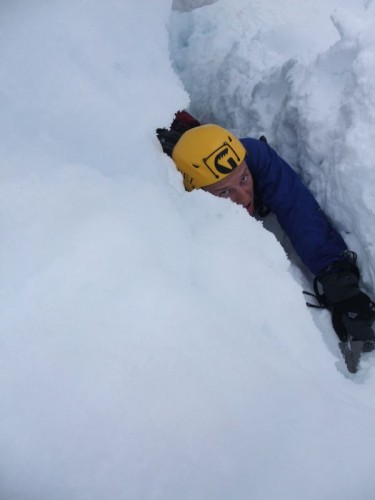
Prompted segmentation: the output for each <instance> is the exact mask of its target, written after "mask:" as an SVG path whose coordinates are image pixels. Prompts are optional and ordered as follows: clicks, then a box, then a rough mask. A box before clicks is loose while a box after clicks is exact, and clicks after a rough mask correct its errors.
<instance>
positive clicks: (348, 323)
mask: <svg viewBox="0 0 375 500" xmlns="http://www.w3.org/2000/svg"><path fill="white" fill-rule="evenodd" d="M353 260H354V257H352V260H342V261H339V262H335V263H334V264H333V265H332V266H329V267H328V268H327V269H325V270H324V271H323V272H322V273H320V274H319V276H318V277H317V280H318V281H319V282H320V283H321V285H322V288H323V294H318V296H319V300H320V302H321V304H322V305H324V306H326V307H327V308H328V309H330V311H331V314H332V324H333V328H334V329H335V331H336V333H337V335H338V337H339V338H340V340H341V341H343V342H347V341H348V340H361V341H363V342H375V334H374V331H373V330H372V328H371V326H372V324H373V322H374V320H375V304H374V302H373V301H372V300H371V299H370V297H369V296H368V295H366V294H365V293H364V292H362V291H361V289H360V288H359V270H358V268H357V266H356V265H355V260H354V262H353Z"/></svg>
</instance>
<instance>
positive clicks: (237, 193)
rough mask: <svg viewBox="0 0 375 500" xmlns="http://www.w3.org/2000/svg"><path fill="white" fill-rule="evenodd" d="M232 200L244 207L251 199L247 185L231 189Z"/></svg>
mask: <svg viewBox="0 0 375 500" xmlns="http://www.w3.org/2000/svg"><path fill="white" fill-rule="evenodd" d="M232 201H234V203H237V205H242V206H243V207H245V206H246V205H247V204H248V203H249V201H251V200H250V192H249V188H248V187H247V186H239V187H237V188H236V189H235V190H233V197H232Z"/></svg>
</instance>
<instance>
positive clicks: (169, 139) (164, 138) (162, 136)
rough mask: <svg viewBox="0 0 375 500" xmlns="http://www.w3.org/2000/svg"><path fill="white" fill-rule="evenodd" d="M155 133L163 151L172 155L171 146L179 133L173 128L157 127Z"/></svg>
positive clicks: (179, 135) (178, 136) (174, 143)
mask: <svg viewBox="0 0 375 500" xmlns="http://www.w3.org/2000/svg"><path fill="white" fill-rule="evenodd" d="M156 135H157V137H158V139H159V141H160V144H161V146H162V148H163V151H164V153H166V154H167V155H168V156H172V151H173V148H174V147H175V145H176V144H177V141H178V140H179V139H180V137H181V134H180V133H178V132H176V131H174V130H168V129H166V128H158V129H156Z"/></svg>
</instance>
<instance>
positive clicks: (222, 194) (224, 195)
mask: <svg viewBox="0 0 375 500" xmlns="http://www.w3.org/2000/svg"><path fill="white" fill-rule="evenodd" d="M218 196H220V198H229V189H223V190H222V191H219V193H218Z"/></svg>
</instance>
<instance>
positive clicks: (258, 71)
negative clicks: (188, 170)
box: [0, 0, 375, 500]
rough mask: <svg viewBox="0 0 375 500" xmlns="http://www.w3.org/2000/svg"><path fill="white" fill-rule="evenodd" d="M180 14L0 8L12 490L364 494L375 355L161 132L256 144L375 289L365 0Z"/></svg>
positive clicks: (4, 353)
mask: <svg viewBox="0 0 375 500" xmlns="http://www.w3.org/2000/svg"><path fill="white" fill-rule="evenodd" d="M171 4H172V2H171V1H167V0H159V1H158V2H157V5H156V2H151V1H150V0H138V2H130V1H125V0H109V1H108V2H105V4H104V3H103V2H100V1H99V0H91V1H90V2H89V1H87V0H82V1H79V2H77V1H73V0H66V1H65V2H64V3H61V2H57V1H56V0H51V1H49V2H46V1H42V0H36V1H35V2H32V3H30V2H26V1H19V2H17V4H15V3H13V2H10V1H7V2H3V4H2V7H1V11H2V16H1V19H0V39H1V43H0V53H1V60H2V65H1V68H0V101H1V110H2V113H1V115H0V152H1V164H0V165H1V167H0V168H1V171H0V220H1V234H2V245H1V250H0V282H1V288H0V294H1V302H0V304H1V306H0V307H1V315H0V318H1V319H0V332H1V335H0V365H1V371H0V399H1V412H0V442H1V447H0V449H1V451H0V470H1V474H0V477H1V479H0V498H1V500H26V499H27V500H34V499H37V500H44V499H46V500H47V499H48V500H49V499H51V498H53V499H54V500H59V499H64V500H65V499H67V498H69V499H70V500H82V499H90V500H102V499H107V498H111V499H114V500H117V499H118V500H120V499H121V500H133V499H134V500H142V499H147V500H149V499H163V500H169V499H170V500H172V499H173V500H175V499H176V498H178V499H181V500H184V499H186V500H187V499H189V500H190V499H191V500H199V499H205V500H207V499H209V500H220V499H223V500H224V499H225V500H226V499H228V498H234V499H236V500H242V499H243V500H245V499H249V498H251V499H253V500H270V499H277V500H284V499H288V500H294V499H295V500H297V499H300V498H303V499H304V500H321V499H325V498H340V499H341V500H354V499H357V498H361V500H372V499H373V497H374V490H375V479H374V473H373V463H374V459H375V438H374V436H375V423H374V422H375V419H374V416H375V401H374V398H373V393H374V389H375V369H374V366H373V365H374V355H373V354H366V355H364V356H363V361H362V364H361V370H360V372H359V373H358V374H357V375H355V376H351V375H349V374H348V373H347V372H346V370H345V367H344V364H343V361H342V359H341V356H340V353H339V350H338V347H337V339H336V337H335V334H334V332H333V330H332V328H331V326H330V319H329V314H328V313H327V312H326V311H319V312H311V311H310V310H309V309H307V308H306V307H305V303H304V298H303V295H302V293H301V290H302V288H301V287H302V286H305V287H306V286H309V281H310V280H311V277H310V276H309V275H308V274H307V273H306V272H305V270H304V269H303V268H299V267H298V265H297V264H296V260H295V259H294V256H293V255H291V256H290V257H291V259H292V261H290V260H288V258H287V257H286V255H285V252H284V250H283V248H282V247H281V245H280V243H279V242H278V240H277V239H276V237H275V236H274V234H272V232H269V231H267V230H266V229H265V228H264V227H263V224H262V222H260V221H258V220H256V219H254V218H250V217H249V216H248V214H247V213H246V212H245V210H244V209H242V208H241V207H239V206H236V205H234V204H232V203H231V202H230V201H228V200H223V199H218V198H214V197H212V196H211V195H209V194H208V193H205V192H203V191H196V192H192V193H186V192H185V191H184V189H183V187H182V181H181V178H180V175H179V174H178V173H177V171H176V169H175V168H174V166H173V164H172V162H171V160H170V159H169V158H168V157H166V156H165V155H163V154H162V152H161V148H160V145H159V144H158V142H157V139H156V138H155V133H154V131H155V128H156V127H158V126H167V125H169V123H170V122H171V120H172V117H173V114H174V112H175V111H176V110H177V109H182V108H184V107H187V106H190V109H191V111H192V112H193V113H194V114H195V115H196V116H197V117H198V118H200V119H201V120H204V121H206V122H207V121H210V120H212V121H214V122H216V123H219V124H222V125H224V126H226V127H228V128H231V129H232V130H233V131H234V132H235V133H237V134H239V135H240V136H246V135H250V136H255V137H257V136H258V135H260V134H261V133H265V134H266V136H267V138H268V140H269V142H270V143H271V144H272V145H273V146H274V147H275V148H276V149H277V150H278V152H279V153H280V154H281V155H282V156H284V157H285V158H286V159H287V160H288V161H289V162H290V163H291V164H292V165H293V167H294V168H296V170H298V172H299V173H300V175H301V176H302V177H303V179H304V181H305V182H306V183H307V184H308V185H309V187H310V189H311V190H312V191H313V192H314V194H315V195H316V197H317V199H318V200H319V202H320V203H321V205H322V207H323V208H324V210H325V211H326V212H327V214H328V215H329V216H330V217H331V219H332V220H333V222H334V224H335V226H336V227H337V228H338V229H339V230H340V231H341V233H342V234H343V236H344V238H345V239H346V241H347V243H348V245H349V246H350V248H352V249H353V250H355V251H356V252H357V253H358V255H359V263H360V267H361V270H362V275H363V281H364V284H365V286H366V287H367V290H369V291H370V292H371V293H373V294H374V293H375V267H374V264H373V263H374V262H375V260H374V257H375V229H373V228H372V225H371V221H372V219H373V215H374V210H375V198H374V187H373V186H374V168H373V163H372V157H373V151H374V146H373V127H374V122H375V116H374V114H375V83H374V79H373V74H374V64H375V58H374V55H373V54H374V43H375V35H374V33H375V30H374V23H375V4H374V3H373V2H372V1H366V2H365V1H363V2H361V1H358V0H356V1H354V0H346V1H345V3H344V4H343V2H339V0H329V1H325V2H323V1H319V2H316V1H314V2H313V1H311V0H306V1H305V2H303V5H302V4H301V3H300V2H297V1H296V0H295V1H291V0H288V1H286V0H279V1H278V2H276V1H271V0H269V1H268V2H267V3H265V2H260V1H257V0H237V1H236V2H233V1H232V0H219V1H217V2H212V1H202V0H200V1H198V0H197V1H196V2H194V1H189V2H188V3H186V4H183V3H182V2H178V1H175V2H174V9H173V10H172V5H171ZM194 7H199V8H194ZM297 263H298V261H297Z"/></svg>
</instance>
